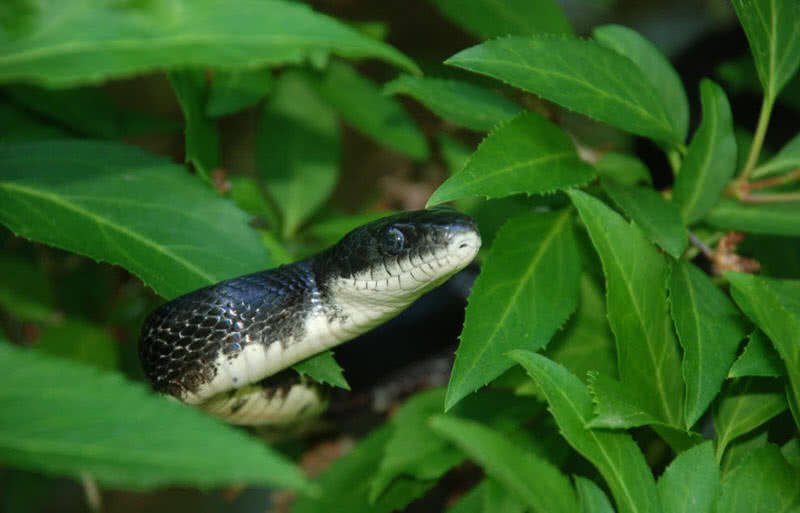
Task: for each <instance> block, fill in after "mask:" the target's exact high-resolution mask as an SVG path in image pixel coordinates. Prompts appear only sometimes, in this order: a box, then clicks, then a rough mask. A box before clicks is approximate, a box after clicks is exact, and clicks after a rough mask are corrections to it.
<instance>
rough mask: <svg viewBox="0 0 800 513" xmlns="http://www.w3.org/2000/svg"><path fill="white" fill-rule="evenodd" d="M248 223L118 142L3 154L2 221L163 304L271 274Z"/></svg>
mask: <svg viewBox="0 0 800 513" xmlns="http://www.w3.org/2000/svg"><path fill="white" fill-rule="evenodd" d="M247 220H248V219H247V216H246V215H245V214H244V213H243V212H242V211H241V210H239V209H238V208H236V207H235V206H234V205H233V204H232V203H231V202H230V201H228V200H225V199H223V198H220V197H219V196H218V195H217V194H216V193H215V192H214V191H212V190H211V189H210V188H209V187H207V186H205V185H204V184H202V183H201V182H200V181H199V180H197V178H195V177H193V176H192V175H190V174H188V173H187V172H186V170H185V169H184V168H183V167H182V166H178V165H176V164H173V163H171V162H170V161H169V160H168V159H166V158H164V157H158V156H155V155H151V154H148V153H145V152H144V151H142V150H140V149H138V148H135V147H132V146H127V145H124V144H120V143H115V142H98V141H86V140H58V141H56V140H51V141H46V142H31V143H17V144H6V145H1V146H0V222H2V223H3V224H5V225H6V226H8V227H9V228H10V229H11V230H12V231H14V233H16V234H17V235H19V236H21V237H25V238H27V239H31V240H35V241H38V242H43V243H45V244H50V245H52V246H56V247H58V248H61V249H65V250H67V251H72V252H75V253H80V254H83V255H87V256H90V257H92V258H94V259H95V260H100V261H104V262H109V263H112V264H117V265H121V266H123V267H125V268H126V269H128V270H129V271H131V272H132V273H134V274H136V275H137V276H139V277H140V278H141V279H142V280H143V281H144V282H145V283H146V284H147V285H149V286H151V287H152V288H153V289H154V290H155V291H156V292H157V293H158V294H160V295H161V296H163V297H165V298H167V299H170V298H174V297H176V296H178V295H180V294H183V293H186V292H189V291H191V290H194V289H197V288H199V287H202V286H205V285H209V284H212V283H216V282H218V281H221V280H224V279H227V278H233V277H235V276H240V275H242V274H247V273H250V272H255V271H258V270H260V269H264V268H267V267H269V265H270V260H269V255H268V254H267V252H266V250H265V249H264V246H263V245H262V244H261V242H260V240H259V237H258V234H257V233H256V232H255V231H253V230H252V229H251V228H250V227H249V226H247Z"/></svg>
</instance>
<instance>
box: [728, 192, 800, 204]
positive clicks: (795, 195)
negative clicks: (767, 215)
mask: <svg viewBox="0 0 800 513" xmlns="http://www.w3.org/2000/svg"><path fill="white" fill-rule="evenodd" d="M739 201H742V202H744V203H788V202H791V201H800V192H779V193H775V194H748V195H745V196H742V197H741V198H739Z"/></svg>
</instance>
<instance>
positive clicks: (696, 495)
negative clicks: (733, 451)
mask: <svg viewBox="0 0 800 513" xmlns="http://www.w3.org/2000/svg"><path fill="white" fill-rule="evenodd" d="M719 492H720V475H719V467H718V466H717V462H716V461H714V448H713V447H712V443H711V442H710V441H708V442H704V443H702V444H700V445H697V446H695V447H692V448H691V449H688V450H686V451H684V452H682V453H680V454H678V456H677V457H676V458H675V459H674V460H672V463H670V464H669V466H668V467H667V468H666V470H664V473H663V474H662V475H661V478H660V479H659V480H658V493H659V496H660V497H661V505H662V507H663V511H664V513H713V512H714V503H715V501H716V499H717V497H718V496H719Z"/></svg>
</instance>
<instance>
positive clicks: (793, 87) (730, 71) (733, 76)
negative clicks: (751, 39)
mask: <svg viewBox="0 0 800 513" xmlns="http://www.w3.org/2000/svg"><path fill="white" fill-rule="evenodd" d="M716 74H717V75H719V77H720V79H722V80H723V81H725V82H726V83H727V85H728V86H729V87H728V88H727V90H728V92H729V93H730V94H732V95H733V94H740V93H752V94H756V95H762V94H763V92H764V88H763V86H762V85H761V81H760V80H759V79H758V73H757V72H756V66H755V63H754V62H753V58H752V57H751V56H750V55H744V56H741V57H737V58H733V59H731V60H727V61H724V62H723V63H722V64H720V65H719V66H717V69H716ZM777 101H778V103H782V104H784V105H786V106H788V107H792V108H794V109H800V74H797V73H795V75H794V77H793V78H791V79H789V81H788V82H787V83H786V85H785V86H784V87H783V89H782V90H781V92H780V94H779V95H778V99H777ZM751 135H752V134H751Z"/></svg>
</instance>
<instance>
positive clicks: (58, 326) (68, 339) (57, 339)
mask: <svg viewBox="0 0 800 513" xmlns="http://www.w3.org/2000/svg"><path fill="white" fill-rule="evenodd" d="M36 347H37V348H39V349H40V350H42V351H44V352H46V353H49V354H52V355H55V356H61V357H63V358H69V359H70V360H75V361H79V362H83V363H88V364H90V365H94V366H95V367H97V368H99V369H107V370H114V369H116V368H117V367H118V366H119V346H118V344H117V341H116V340H114V338H113V337H112V336H111V332H110V330H108V329H105V328H103V327H102V326H98V325H97V324H92V323H90V322H87V321H83V320H80V319H66V320H63V321H61V322H57V323H53V324H52V325H49V326H46V327H45V328H44V329H43V330H42V334H41V336H40V337H39V340H38V341H37V343H36Z"/></svg>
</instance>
